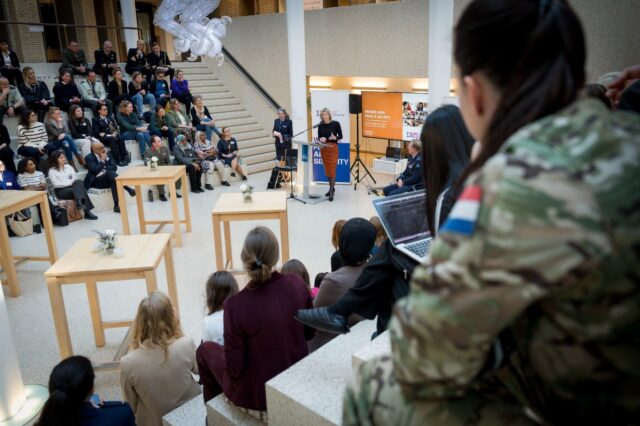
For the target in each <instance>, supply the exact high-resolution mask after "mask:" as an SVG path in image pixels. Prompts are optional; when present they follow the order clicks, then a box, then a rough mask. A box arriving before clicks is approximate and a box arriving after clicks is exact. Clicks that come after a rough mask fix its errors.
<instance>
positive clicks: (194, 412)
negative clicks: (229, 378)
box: [162, 395, 207, 426]
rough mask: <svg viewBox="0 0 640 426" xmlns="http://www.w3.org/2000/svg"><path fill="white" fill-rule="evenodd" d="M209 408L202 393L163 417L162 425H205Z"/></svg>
mask: <svg viewBox="0 0 640 426" xmlns="http://www.w3.org/2000/svg"><path fill="white" fill-rule="evenodd" d="M206 418H207V409H206V407H205V405H204V400H203V399H202V395H198V396H196V397H195V398H193V399H191V400H189V401H187V402H185V403H184V404H182V405H181V406H179V407H178V408H176V409H174V410H172V411H171V412H169V413H167V414H165V415H164V416H163V417H162V426H180V425H203V424H205V422H206Z"/></svg>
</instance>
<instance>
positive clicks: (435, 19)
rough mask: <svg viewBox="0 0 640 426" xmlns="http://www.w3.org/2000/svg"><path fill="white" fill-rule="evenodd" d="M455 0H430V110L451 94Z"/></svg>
mask: <svg viewBox="0 0 640 426" xmlns="http://www.w3.org/2000/svg"><path fill="white" fill-rule="evenodd" d="M452 39H453V0H430V1H429V111H433V110H434V109H436V108H438V107H439V106H440V105H442V100H443V98H444V97H445V96H449V85H450V79H451V46H452Z"/></svg>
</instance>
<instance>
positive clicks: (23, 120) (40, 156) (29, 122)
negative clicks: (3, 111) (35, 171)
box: [12, 109, 63, 170]
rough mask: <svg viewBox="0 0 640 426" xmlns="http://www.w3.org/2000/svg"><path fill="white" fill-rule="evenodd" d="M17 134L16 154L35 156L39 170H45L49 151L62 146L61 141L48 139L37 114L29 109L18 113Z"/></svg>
mask: <svg viewBox="0 0 640 426" xmlns="http://www.w3.org/2000/svg"><path fill="white" fill-rule="evenodd" d="M17 134H18V145H19V146H18V154H20V155H21V156H23V157H33V158H35V159H36V161H37V163H38V168H39V169H40V170H46V168H47V166H46V164H47V162H48V157H49V154H50V153H51V152H53V151H56V150H58V149H62V148H63V146H62V143H63V142H62V141H60V140H58V139H56V140H52V141H49V136H48V135H47V130H46V129H45V126H44V124H42V123H40V122H39V121H38V116H37V115H36V113H35V112H33V111H31V110H30V109H24V110H23V111H22V113H21V114H20V122H19V124H18V131H17ZM12 161H13V160H12ZM43 162H44V163H43Z"/></svg>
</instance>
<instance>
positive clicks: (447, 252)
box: [343, 0, 640, 425]
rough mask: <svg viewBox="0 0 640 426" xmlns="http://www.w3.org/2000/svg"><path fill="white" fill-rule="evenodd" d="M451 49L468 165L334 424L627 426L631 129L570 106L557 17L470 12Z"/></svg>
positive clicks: (637, 231)
mask: <svg viewBox="0 0 640 426" xmlns="http://www.w3.org/2000/svg"><path fill="white" fill-rule="evenodd" d="M455 39H456V40H455V52H454V56H455V60H456V62H457V64H458V68H459V70H460V81H461V95H460V106H461V109H462V113H463V116H464V118H465V122H466V124H467V127H468V128H469V130H470V132H471V134H472V135H473V136H474V137H475V138H476V139H478V140H480V141H481V143H482V149H481V151H480V153H479V156H478V158H476V159H475V160H474V161H473V162H472V164H471V165H470V167H469V169H468V170H467V174H466V176H468V178H467V179H466V181H465V184H464V190H463V192H462V194H461V196H460V198H459V199H458V202H457V203H456V205H455V206H454V208H453V211H452V212H451V214H450V216H449V218H448V221H447V222H446V223H445V224H444V226H443V227H442V229H441V230H440V234H439V238H438V240H437V241H436V242H435V243H434V245H433V246H432V248H431V253H430V258H429V259H428V261H427V262H426V264H425V265H423V266H420V267H417V268H416V270H415V271H414V274H413V278H412V282H411V289H410V294H409V296H408V297H407V298H405V299H402V300H401V301H399V302H398V303H397V304H396V306H395V309H394V316H393V318H392V320H391V322H390V327H389V328H390V337H391V344H392V354H391V356H390V357H389V356H388V357H383V358H380V359H376V360H373V361H370V362H367V363H365V364H363V366H362V368H361V369H359V370H358V372H357V373H356V376H355V377H354V378H353V380H352V381H351V383H350V384H349V385H348V387H347V391H346V394H345V404H344V417H343V419H344V424H346V425H351V424H394V425H409V424H425V425H432V424H487V425H503V424H532V423H543V424H635V423H637V422H638V419H639V418H640V393H639V392H638V389H640V356H639V355H638V354H640V338H639V337H638V332H637V330H638V323H639V322H640V291H638V282H639V281H640V250H639V247H640V214H639V209H638V206H639V205H640V187H639V185H640V119H639V118H638V115H634V114H629V113H626V112H613V113H612V112H610V111H609V110H607V108H606V107H605V106H604V105H602V104H601V103H599V102H598V101H596V100H581V101H577V102H576V97H577V96H576V95H577V93H578V92H579V90H580V89H581V88H582V87H583V85H584V80H585V71H584V65H585V44H584V36H583V32H582V28H581V25H580V22H579V21H578V18H577V17H576V15H575V13H574V12H573V10H572V9H571V8H570V7H569V6H568V4H567V3H566V1H564V0H475V1H473V2H472V3H471V4H470V5H469V6H468V7H467V9H466V10H465V12H464V13H463V15H462V17H461V18H460V21H459V22H458V24H457V26H456V29H455Z"/></svg>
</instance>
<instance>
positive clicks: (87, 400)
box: [36, 355, 136, 426]
mask: <svg viewBox="0 0 640 426" xmlns="http://www.w3.org/2000/svg"><path fill="white" fill-rule="evenodd" d="M94 381H95V373H94V372H93V366H92V365H91V361H90V360H89V359H87V358H85V357H83V356H79V355H74V356H70V357H69V358H65V359H64V360H62V361H60V363H58V365H56V366H55V367H54V368H53V371H52V372H51V376H50V377H49V399H48V400H47V402H46V403H45V404H44V407H43V408H42V412H41V413H40V417H39V418H38V420H37V422H36V425H37V426H60V425H75V426H108V425H118V426H135V424H136V421H135V420H136V419H135V417H134V416H133V412H132V411H131V407H130V406H129V404H127V403H126V402H120V401H102V400H101V399H100V397H99V396H98V395H97V394H95V393H94V391H95V387H94V386H95V383H94Z"/></svg>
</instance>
